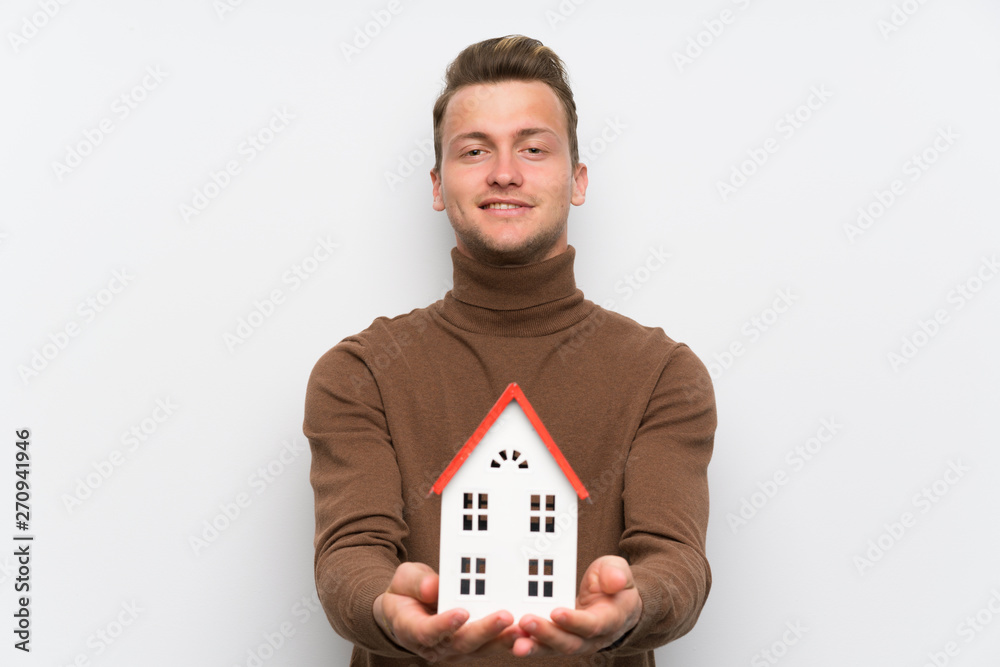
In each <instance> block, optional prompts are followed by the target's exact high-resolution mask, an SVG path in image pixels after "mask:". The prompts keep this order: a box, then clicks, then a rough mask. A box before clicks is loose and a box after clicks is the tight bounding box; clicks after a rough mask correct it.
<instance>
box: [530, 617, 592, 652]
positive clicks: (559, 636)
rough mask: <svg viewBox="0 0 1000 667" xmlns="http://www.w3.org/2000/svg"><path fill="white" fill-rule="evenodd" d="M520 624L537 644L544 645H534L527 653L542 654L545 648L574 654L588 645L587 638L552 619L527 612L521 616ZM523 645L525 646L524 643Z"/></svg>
mask: <svg viewBox="0 0 1000 667" xmlns="http://www.w3.org/2000/svg"><path fill="white" fill-rule="evenodd" d="M519 625H520V626H521V629H522V630H524V631H525V632H527V633H528V634H529V635H530V639H531V640H533V642H534V643H535V644H536V645H537V644H542V645H543V646H533V647H532V648H531V652H530V653H528V654H527V655H535V656H536V655H541V654H542V653H543V652H544V651H543V650H544V649H545V648H549V649H551V650H552V651H555V652H557V653H561V654H563V655H572V654H574V653H578V652H580V651H581V650H583V649H584V648H585V646H586V640H585V639H584V638H583V637H581V636H580V635H576V634H572V633H569V632H566V631H565V630H563V629H562V628H560V627H559V626H557V625H555V624H554V623H552V622H551V621H549V620H546V619H544V618H540V617H538V616H532V615H530V614H525V615H524V616H522V617H521V622H520V623H519ZM522 646H524V644H523V643H522Z"/></svg>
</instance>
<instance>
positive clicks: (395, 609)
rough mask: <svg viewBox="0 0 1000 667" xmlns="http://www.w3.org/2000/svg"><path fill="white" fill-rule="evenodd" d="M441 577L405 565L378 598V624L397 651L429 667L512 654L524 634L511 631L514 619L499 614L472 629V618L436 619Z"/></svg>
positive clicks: (455, 613) (461, 614) (454, 612)
mask: <svg viewBox="0 0 1000 667" xmlns="http://www.w3.org/2000/svg"><path fill="white" fill-rule="evenodd" d="M437 595H438V575H437V574H435V573H434V570H432V569H431V568H430V567H428V566H427V565H425V564H423V563H402V564H400V566H399V567H397V568H396V572H395V574H394V575H393V577H392V583H390V584H389V588H388V589H387V590H386V592H385V593H382V594H381V595H379V596H378V597H377V598H375V604H374V605H373V606H372V613H373V614H374V616H375V621H376V622H377V623H378V624H379V627H381V628H382V630H384V631H385V633H386V634H387V635H388V636H389V637H391V638H392V639H393V640H394V641H395V642H396V643H397V644H398V645H399V646H401V647H403V648H405V649H406V650H408V651H412V652H413V653H416V654H417V655H419V656H420V657H421V658H423V659H424V660H427V661H428V662H461V661H462V660H464V659H467V658H479V657H482V656H484V655H490V654H494V653H509V652H510V649H511V647H512V646H513V645H514V641H515V640H516V639H517V638H518V637H526V636H527V635H526V633H524V631H523V630H521V629H520V628H519V627H518V626H516V625H512V624H513V623H514V617H513V616H512V615H511V614H510V612H507V611H498V612H495V613H493V614H490V615H489V616H486V617H485V618H481V619H479V620H478V621H473V622H472V623H466V621H468V620H469V612H467V611H466V610H464V609H451V610H448V611H445V612H443V613H440V614H436V613H434V609H435V608H436V605H437Z"/></svg>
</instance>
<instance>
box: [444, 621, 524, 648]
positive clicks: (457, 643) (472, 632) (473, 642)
mask: <svg viewBox="0 0 1000 667" xmlns="http://www.w3.org/2000/svg"><path fill="white" fill-rule="evenodd" d="M513 623H514V617H513V616H512V615H511V613H510V612H508V611H499V612H496V613H495V614H490V615H489V616H486V617H484V618H481V619H478V620H476V621H472V622H471V623H466V624H465V625H463V626H462V627H460V628H458V629H457V630H456V632H455V634H454V635H453V636H452V637H451V639H450V642H449V643H450V646H451V648H452V649H453V650H454V651H455V652H456V653H460V654H466V653H472V652H473V651H477V650H480V649H482V648H483V647H485V646H487V645H488V644H490V643H491V642H495V643H494V645H493V646H492V647H491V648H496V647H497V646H500V647H502V648H504V649H506V648H510V647H511V646H513V644H514V640H515V639H516V638H517V636H518V634H519V633H510V632H508V633H506V635H505V634H504V631H505V630H507V628H509V627H510V626H511V625H512V624H513ZM501 637H503V641H499V642H496V640H497V639H499V638H501Z"/></svg>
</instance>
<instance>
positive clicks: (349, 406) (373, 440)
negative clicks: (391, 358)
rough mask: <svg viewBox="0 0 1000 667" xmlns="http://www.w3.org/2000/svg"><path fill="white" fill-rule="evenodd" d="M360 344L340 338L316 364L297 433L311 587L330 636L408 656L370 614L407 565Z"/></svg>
mask: <svg viewBox="0 0 1000 667" xmlns="http://www.w3.org/2000/svg"><path fill="white" fill-rule="evenodd" d="M365 352H366V350H365V346H364V344H363V342H362V341H361V339H359V338H356V337H352V338H348V339H345V340H344V341H342V342H341V343H339V344H338V345H337V346H336V347H334V348H333V349H332V350H330V351H329V352H327V353H326V354H325V355H323V357H322V358H320V360H319V361H318V362H317V363H316V366H315V367H314V369H313V371H312V374H311V375H310V377H309V383H308V386H307V389H306V403H305V420H304V424H303V431H304V433H305V435H306V437H307V438H308V439H309V445H310V449H311V451H312V465H311V468H310V475H309V478H310V482H311V484H312V487H313V493H314V497H315V508H316V535H315V540H314V545H315V548H316V553H315V559H314V566H315V575H316V589H317V592H318V593H319V599H320V601H321V603H322V605H323V609H324V610H325V611H326V615H327V618H329V620H330V624H331V625H332V626H333V628H334V630H336V631H337V633H338V634H340V635H341V636H342V637H344V638H345V639H347V640H348V641H351V642H353V643H354V644H355V645H357V646H360V647H362V648H365V649H368V650H369V651H372V652H374V653H378V654H381V655H387V656H394V657H411V656H412V655H413V654H411V653H408V652H406V651H405V650H403V649H401V648H400V647H399V646H397V645H396V644H395V643H394V642H392V641H391V640H390V639H389V638H388V637H387V636H386V635H385V633H384V632H383V631H382V629H381V628H380V627H379V625H378V624H377V623H376V621H375V619H374V618H373V615H372V605H373V603H374V602H375V598H376V597H378V596H379V595H380V594H381V593H383V592H384V591H385V590H386V588H388V587H389V583H390V582H391V580H392V576H393V573H394V572H395V570H396V567H397V566H398V565H399V563H400V562H401V561H404V560H406V552H405V548H404V547H403V543H402V542H403V539H404V538H405V537H406V535H407V528H406V523H405V522H404V521H403V517H402V508H403V500H402V491H401V488H402V487H401V482H400V474H399V468H398V466H397V463H396V456H395V451H394V449H393V446H392V440H391V438H390V436H389V432H388V426H387V423H386V418H385V413H384V410H383V406H382V400H381V397H380V394H379V389H378V385H377V382H376V380H375V378H374V376H373V375H372V374H371V372H370V371H369V367H368V365H367V364H366V363H365Z"/></svg>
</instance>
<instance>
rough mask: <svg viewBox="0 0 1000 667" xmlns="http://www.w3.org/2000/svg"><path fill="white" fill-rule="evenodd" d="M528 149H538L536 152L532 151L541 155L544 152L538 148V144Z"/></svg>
mask: <svg viewBox="0 0 1000 667" xmlns="http://www.w3.org/2000/svg"><path fill="white" fill-rule="evenodd" d="M528 150H529V151H536V152H534V153H532V155H541V154H542V149H541V148H538V147H537V146H532V147H531V148H529V149H528Z"/></svg>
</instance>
